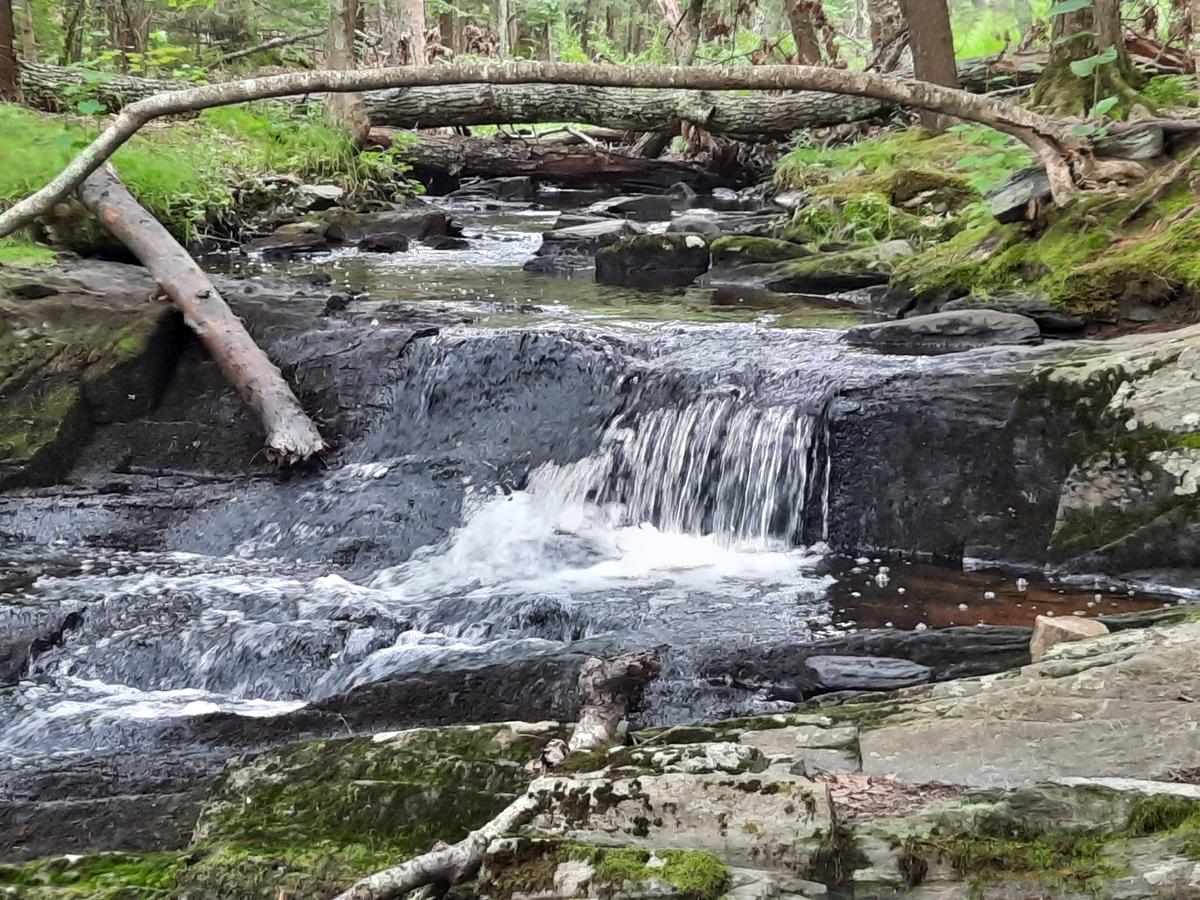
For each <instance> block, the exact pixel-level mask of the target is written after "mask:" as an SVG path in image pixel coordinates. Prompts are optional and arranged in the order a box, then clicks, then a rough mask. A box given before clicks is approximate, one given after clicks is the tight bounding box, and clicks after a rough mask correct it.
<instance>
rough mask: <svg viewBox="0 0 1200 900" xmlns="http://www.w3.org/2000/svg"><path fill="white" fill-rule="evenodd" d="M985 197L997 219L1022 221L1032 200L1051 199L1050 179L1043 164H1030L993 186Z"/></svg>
mask: <svg viewBox="0 0 1200 900" xmlns="http://www.w3.org/2000/svg"><path fill="white" fill-rule="evenodd" d="M984 199H985V200H987V203H988V208H989V209H991V211H992V215H993V216H995V217H996V219H997V221H1000V222H1020V221H1022V220H1023V219H1024V218H1025V214H1026V211H1027V210H1028V209H1029V203H1030V201H1031V200H1039V201H1046V200H1049V199H1050V179H1049V178H1047V177H1046V170H1045V169H1043V168H1042V167H1041V166H1029V167H1028V168H1025V169H1021V170H1020V171H1019V172H1014V173H1013V174H1012V175H1010V176H1009V177H1008V178H1006V179H1004V181H1002V182H1000V183H999V184H998V185H996V186H995V187H993V188H992V189H991V190H989V191H988V192H987V193H986V194H985V195H984Z"/></svg>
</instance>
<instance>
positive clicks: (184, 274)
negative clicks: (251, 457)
mask: <svg viewBox="0 0 1200 900" xmlns="http://www.w3.org/2000/svg"><path fill="white" fill-rule="evenodd" d="M78 195H79V199H80V201H81V202H82V203H83V205H84V206H86V207H87V208H88V209H89V210H90V211H91V212H92V213H94V214H95V215H96V217H97V218H98V219H99V220H100V222H101V224H102V225H103V226H104V227H105V228H106V229H107V230H108V231H109V232H110V233H111V234H112V235H113V236H114V237H115V238H117V240H119V241H120V242H121V243H122V244H124V245H125V246H126V247H127V248H128V249H129V251H130V252H131V253H133V255H134V256H136V257H137V258H138V259H139V260H140V261H141V263H142V265H144V266H145V267H146V268H147V269H148V270H149V272H150V274H151V275H152V276H154V279H155V280H156V281H157V282H158V283H159V286H160V287H161V288H162V289H163V292H164V293H165V294H166V295H167V296H168V297H170V298H171V301H172V302H173V303H174V304H175V306H176V307H178V309H179V311H180V312H181V313H183V318H184V321H185V322H186V323H187V324H188V326H189V327H190V328H191V329H192V331H194V332H195V333H196V334H197V336H199V338H200V340H201V342H202V343H203V344H204V346H205V347H206V348H207V349H208V352H209V353H210V354H211V355H212V358H213V359H214V360H215V361H216V363H217V365H218V366H220V368H221V372H222V373H223V374H224V375H225V377H226V378H227V379H228V380H229V382H230V384H232V385H233V386H234V388H236V389H237V392H238V393H239V394H240V395H241V397H242V399H243V400H244V401H245V402H246V404H247V405H248V406H249V407H250V408H251V409H252V410H254V412H255V413H256V414H257V416H258V418H259V420H260V421H261V422H262V425H263V428H264V429H265V431H266V442H265V445H264V446H265V452H266V455H267V457H268V459H270V460H271V461H273V462H277V463H279V464H281V465H284V464H286V465H290V464H295V463H300V462H304V461H306V460H309V459H312V458H313V457H316V456H319V455H320V454H321V453H323V452H324V451H325V449H326V445H325V441H324V440H323V439H322V438H321V434H320V432H318V431H317V427H316V425H314V424H313V421H312V419H310V418H309V417H308V415H307V414H306V413H305V412H304V410H303V409H302V408H301V406H300V402H299V401H298V400H297V399H296V395H295V394H293V393H292V389H291V388H290V387H289V386H288V383H287V382H286V381H285V380H284V378H283V375H282V374H281V373H280V371H279V369H278V368H276V366H275V364H274V363H272V362H271V360H270V359H268V358H267V355H266V354H265V353H263V351H262V350H261V349H260V348H259V346H258V345H257V344H255V343H254V339H253V338H252V337H250V335H249V333H248V332H247V331H246V328H245V326H244V325H242V322H241V320H240V319H239V318H238V317H237V316H235V315H234V314H233V311H232V310H231V309H230V308H229V306H228V304H226V303H225V301H224V300H223V299H222V298H221V295H220V294H219V293H217V289H216V288H215V287H214V286H213V283H212V282H211V281H210V280H209V278H208V276H207V275H205V274H204V272H203V271H202V270H201V269H200V267H199V266H198V265H196V261H195V260H193V259H192V257H191V256H190V255H189V254H188V252H187V251H186V250H184V249H183V247H181V246H180V245H179V243H178V242H177V241H176V240H175V239H174V238H173V237H171V235H170V234H169V233H168V232H167V230H166V228H164V227H163V226H162V224H161V223H160V222H159V221H158V220H157V219H155V218H154V216H152V215H151V214H150V213H149V212H147V210H146V209H145V207H143V206H142V205H141V204H139V203H138V202H137V200H135V199H134V197H133V195H132V194H130V193H129V190H128V188H126V187H125V185H124V184H123V183H122V182H121V180H120V179H119V178H118V177H117V175H116V173H115V172H113V170H112V167H111V166H107V165H106V166H103V167H101V168H99V169H97V170H96V171H95V172H93V173H92V174H91V175H90V176H88V178H87V179H86V180H85V181H84V182H83V184H82V185H80V187H79V191H78Z"/></svg>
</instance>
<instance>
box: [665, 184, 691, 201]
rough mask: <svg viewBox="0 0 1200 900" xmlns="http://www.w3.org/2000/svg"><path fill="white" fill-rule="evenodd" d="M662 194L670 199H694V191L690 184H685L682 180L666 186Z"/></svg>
mask: <svg viewBox="0 0 1200 900" xmlns="http://www.w3.org/2000/svg"><path fill="white" fill-rule="evenodd" d="M663 193H664V195H665V196H667V197H670V198H671V199H672V200H695V199H696V192H695V190H693V188H692V186H691V185H690V184H685V183H684V182H682V181H679V182H676V183H675V184H673V185H671V186H670V187H669V188H667V189H666V190H665V191H664V192H663Z"/></svg>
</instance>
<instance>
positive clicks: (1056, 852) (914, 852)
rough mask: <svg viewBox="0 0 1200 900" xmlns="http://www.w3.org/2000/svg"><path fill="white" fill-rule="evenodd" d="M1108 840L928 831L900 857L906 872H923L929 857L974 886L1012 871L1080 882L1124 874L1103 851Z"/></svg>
mask: <svg viewBox="0 0 1200 900" xmlns="http://www.w3.org/2000/svg"><path fill="white" fill-rule="evenodd" d="M1108 840H1110V838H1106V837H1097V836H1089V835H1063V836H1056V835H1042V836H1038V837H992V836H988V835H982V834H955V835H948V836H941V835H928V836H925V837H917V838H910V839H909V840H908V841H906V842H905V844H904V853H903V858H904V859H905V860H907V861H908V871H909V872H910V873H919V872H923V871H924V870H925V869H926V868H927V867H928V862H929V861H930V860H936V861H938V862H940V863H944V864H947V865H949V866H950V867H951V868H953V869H954V871H955V873H956V874H957V875H958V876H959V877H961V878H964V879H967V880H968V881H970V882H972V883H975V884H980V883H984V884H986V883H990V882H994V881H1000V880H1008V879H1009V878H1010V877H1011V876H1013V875H1016V876H1024V877H1028V878H1031V879H1033V880H1037V881H1043V882H1051V883H1055V884H1082V883H1087V882H1092V881H1095V880H1099V879H1106V878H1116V877H1120V876H1121V875H1122V874H1124V870H1123V869H1122V868H1121V867H1120V866H1118V865H1117V864H1115V863H1114V862H1112V861H1111V860H1109V859H1106V858H1105V857H1104V855H1103V851H1104V848H1105V846H1106V844H1107V842H1108ZM910 877H911V875H910ZM918 880H919V879H918Z"/></svg>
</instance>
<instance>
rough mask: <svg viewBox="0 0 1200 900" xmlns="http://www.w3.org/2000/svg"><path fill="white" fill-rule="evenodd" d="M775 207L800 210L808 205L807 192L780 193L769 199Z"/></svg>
mask: <svg viewBox="0 0 1200 900" xmlns="http://www.w3.org/2000/svg"><path fill="white" fill-rule="evenodd" d="M771 202H773V203H774V204H775V205H776V206H782V207H783V208H784V209H786V210H796V209H800V208H802V207H804V206H806V205H807V204H808V192H807V191H801V190H794V191H780V192H779V193H778V194H776V195H775V196H774V197H772V198H771Z"/></svg>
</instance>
